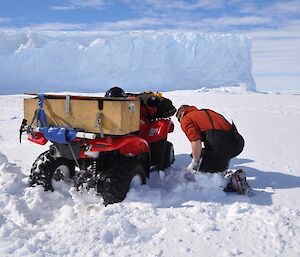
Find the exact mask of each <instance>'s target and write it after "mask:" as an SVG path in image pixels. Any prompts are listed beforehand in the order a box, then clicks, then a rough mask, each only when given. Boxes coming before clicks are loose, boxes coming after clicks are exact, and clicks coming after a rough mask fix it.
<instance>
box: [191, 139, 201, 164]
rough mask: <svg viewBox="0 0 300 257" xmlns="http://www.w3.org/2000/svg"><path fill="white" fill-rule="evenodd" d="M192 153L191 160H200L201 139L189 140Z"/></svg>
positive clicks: (196, 161) (195, 161)
mask: <svg viewBox="0 0 300 257" xmlns="http://www.w3.org/2000/svg"><path fill="white" fill-rule="evenodd" d="M191 147H192V154H193V162H194V163H198V162H199V160H200V156H201V152H202V145H201V140H200V139H199V140H196V141H192V142H191Z"/></svg>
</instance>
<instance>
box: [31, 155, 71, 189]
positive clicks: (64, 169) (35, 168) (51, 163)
mask: <svg viewBox="0 0 300 257" xmlns="http://www.w3.org/2000/svg"><path fill="white" fill-rule="evenodd" d="M74 174H75V164H74V162H73V161H71V160H68V159H66V158H63V157H59V158H56V159H54V158H53V157H51V156H50V153H49V150H48V151H46V152H44V153H42V154H40V155H39V156H38V157H37V158H36V160H35V161H34V163H33V165H32V168H31V171H30V175H29V186H35V185H42V186H43V187H44V189H45V191H48V190H51V191H53V186H52V179H55V180H57V181H58V180H63V179H64V178H65V177H73V176H74Z"/></svg>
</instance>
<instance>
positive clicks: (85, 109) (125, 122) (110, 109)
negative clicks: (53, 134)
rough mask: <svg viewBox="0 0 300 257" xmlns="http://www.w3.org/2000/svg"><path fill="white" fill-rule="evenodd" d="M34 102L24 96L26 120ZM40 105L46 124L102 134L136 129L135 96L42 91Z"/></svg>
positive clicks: (34, 100) (34, 105) (137, 124)
mask: <svg viewBox="0 0 300 257" xmlns="http://www.w3.org/2000/svg"><path fill="white" fill-rule="evenodd" d="M38 102H39V99H38V98H28V99H24V118H25V119H26V120H27V121H28V122H27V123H28V124H30V123H31V121H32V119H33V117H34V113H35V110H37V109H38ZM43 107H44V110H45V113H46V117H47V122H48V125H49V126H60V127H72V128H80V129H83V130H84V131H85V132H93V133H99V134H104V135H125V134H129V133H133V132H136V131H138V130H139V125H140V101H139V100H138V99H129V98H105V97H86V96H71V97H66V96H61V95H60V96H59V95H57V96H56V95H48V96H47V95H46V96H45V99H44V101H43ZM34 125H35V124H34Z"/></svg>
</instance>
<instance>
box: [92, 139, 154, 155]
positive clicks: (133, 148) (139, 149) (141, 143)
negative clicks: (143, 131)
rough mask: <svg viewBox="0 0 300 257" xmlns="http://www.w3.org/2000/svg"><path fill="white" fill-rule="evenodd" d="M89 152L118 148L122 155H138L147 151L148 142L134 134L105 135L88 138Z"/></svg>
mask: <svg viewBox="0 0 300 257" xmlns="http://www.w3.org/2000/svg"><path fill="white" fill-rule="evenodd" d="M87 144H88V145H91V148H90V151H91V152H107V151H115V150H119V151H120V153H121V154H122V155H138V154H141V153H146V152H148V151H149V146H148V143H147V142H146V141H145V140H144V139H142V138H140V137H138V136H135V135H127V136H123V137H117V138H112V137H107V138H97V139H94V140H88V141H87Z"/></svg>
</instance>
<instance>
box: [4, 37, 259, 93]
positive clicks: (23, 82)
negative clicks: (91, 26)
mask: <svg viewBox="0 0 300 257" xmlns="http://www.w3.org/2000/svg"><path fill="white" fill-rule="evenodd" d="M251 66H252V61H251V42H250V40H249V38H248V37H246V36H243V35H231V34H203V33H192V32H190V33H163V32H127V33H119V34H114V35H109V34H104V33H80V32H78V33H55V34H51V33H43V32H36V33H21V32H14V33H13V32H2V33H0V87H1V88H2V89H1V91H0V94H1V93H2V94H3V93H6V94H8V93H22V92H24V91H39V90H40V88H43V90H44V91H51V90H52V91H69V90H71V91H74V90H75V91H76V90H78V91H85V92H93V91H94V92H105V91H106V90H107V89H108V88H110V87H111V86H112V85H119V86H121V87H123V88H124V89H125V90H126V91H142V90H145V89H152V90H164V91H170V90H176V89H182V88H185V89H198V88H202V87H206V88H216V87H220V86H224V85H226V86H237V85H241V84H244V85H246V87H247V88H248V89H250V90H255V82H254V79H253V77H252V75H251ZM16 74H18V76H16Z"/></svg>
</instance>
